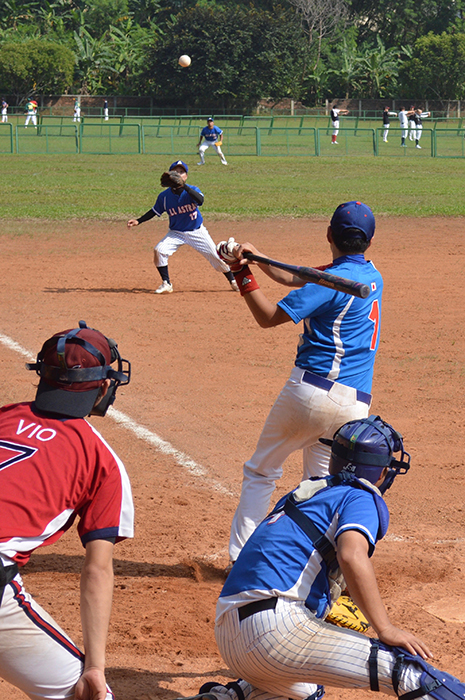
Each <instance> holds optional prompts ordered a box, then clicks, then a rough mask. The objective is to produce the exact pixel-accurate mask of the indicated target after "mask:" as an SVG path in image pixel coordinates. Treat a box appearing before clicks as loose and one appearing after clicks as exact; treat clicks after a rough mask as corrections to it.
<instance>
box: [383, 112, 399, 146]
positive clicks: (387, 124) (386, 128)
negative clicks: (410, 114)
mask: <svg viewBox="0 0 465 700" xmlns="http://www.w3.org/2000/svg"><path fill="white" fill-rule="evenodd" d="M389 117H397V112H390V111H389V107H385V108H384V110H383V141H384V143H387V140H388V138H387V137H388V134H389V127H390V125H391V122H390V119H389Z"/></svg>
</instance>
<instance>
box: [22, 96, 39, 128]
mask: <svg viewBox="0 0 465 700" xmlns="http://www.w3.org/2000/svg"><path fill="white" fill-rule="evenodd" d="M30 121H32V123H33V125H34V127H35V128H36V129H37V102H36V101H35V100H29V102H28V103H27V104H26V121H25V122H24V127H25V128H26V129H27V125H28V124H29V122H30Z"/></svg>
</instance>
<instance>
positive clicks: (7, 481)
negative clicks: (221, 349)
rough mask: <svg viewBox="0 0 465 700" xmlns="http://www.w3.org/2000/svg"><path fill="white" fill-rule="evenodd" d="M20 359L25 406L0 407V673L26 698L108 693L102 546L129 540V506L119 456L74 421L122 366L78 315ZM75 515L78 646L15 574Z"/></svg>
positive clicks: (98, 408)
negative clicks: (32, 382)
mask: <svg viewBox="0 0 465 700" xmlns="http://www.w3.org/2000/svg"><path fill="white" fill-rule="evenodd" d="M115 362H117V369H113V368H112V367H111V365H112V364H113V363H115ZM27 366H28V369H31V370H35V371H36V372H37V374H38V375H39V377H40V380H39V384H38V388H37V391H36V396H35V401H33V402H23V403H19V404H10V405H7V406H3V408H1V409H0V677H1V678H4V679H5V680H6V681H8V682H9V683H11V684H12V685H14V686H16V687H17V688H20V689H21V690H22V691H23V692H24V693H25V695H27V697H29V698H32V700H40V699H44V700H45V699H48V700H52V699H55V700H57V699H58V698H74V699H75V700H91V699H92V700H112V699H113V697H114V696H113V694H112V693H111V691H110V689H109V688H108V686H107V685H106V682H105V646H106V638H107V630H108V625H109V620H110V611H111V600H112V592H113V565H112V558H113V548H114V544H115V543H116V542H119V541H121V540H124V539H126V538H127V537H132V536H133V521H134V512H133V502H132V495H131V487H130V483H129V479H128V476H127V473H126V471H125V468H124V465H123V463H122V462H121V460H120V459H119V458H118V457H117V455H116V454H115V453H114V452H113V450H112V449H111V447H109V445H108V444H107V443H106V442H105V440H104V439H103V438H102V437H101V435H100V434H99V433H98V432H97V431H96V430H95V428H94V427H93V426H92V425H90V423H88V422H87V421H86V420H85V417H86V416H88V415H89V414H95V415H102V416H103V415H105V412H106V410H107V408H108V406H109V405H110V404H111V403H112V402H113V400H114V398H115V392H116V389H117V388H118V386H119V384H120V383H124V384H127V383H128V382H129V375H130V372H129V370H130V367H129V363H127V362H126V361H125V360H122V358H121V356H120V354H119V352H118V349H117V346H116V343H115V342H114V341H113V340H110V339H108V338H106V337H105V336H104V335H103V334H102V333H100V332H99V331H96V330H93V329H91V328H87V326H86V324H85V323H84V322H83V321H80V323H79V328H75V329H71V330H65V331H62V332H60V333H56V334H55V335H54V336H52V337H51V338H49V339H48V340H47V341H46V342H45V343H44V345H43V346H42V349H41V351H40V353H39V354H38V356H37V362H36V363H34V364H29V365H27ZM126 370H127V371H126ZM76 518H78V526H77V529H78V533H79V536H80V539H81V542H82V545H83V547H84V549H85V557H84V563H83V567H82V571H81V580H80V587H81V623H82V637H83V642H84V653H83V652H82V651H80V649H78V648H77V647H76V646H75V644H74V643H73V642H72V640H71V639H70V638H69V637H68V636H67V634H66V633H65V632H64V631H63V630H62V629H60V627H59V626H58V625H57V624H56V622H55V621H54V619H53V617H52V616H51V615H50V614H49V613H48V612H46V611H45V610H44V609H43V608H42V607H41V606H40V605H39V604H38V603H37V602H36V601H35V600H34V598H33V597H32V596H31V595H30V594H29V593H27V591H26V590H25V589H24V586H23V583H22V580H21V576H20V574H19V573H18V569H19V568H21V567H22V566H24V564H26V563H27V562H28V560H29V558H30V556H31V554H32V552H33V551H34V550H35V549H37V548H38V547H43V546H46V545H48V544H52V543H53V542H56V541H57V540H58V539H59V538H60V537H61V536H62V535H63V534H64V533H65V532H66V530H68V529H69V528H70V527H71V526H72V524H73V522H74V520H75V519H76Z"/></svg>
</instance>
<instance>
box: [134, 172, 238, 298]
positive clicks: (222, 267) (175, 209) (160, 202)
mask: <svg viewBox="0 0 465 700" xmlns="http://www.w3.org/2000/svg"><path fill="white" fill-rule="evenodd" d="M173 170H174V171H175V172H177V173H179V174H180V175H181V177H182V179H183V181H184V184H183V186H182V187H180V188H179V189H172V188H170V189H167V190H163V192H160V194H159V195H158V198H157V201H156V202H155V204H154V206H153V207H152V209H149V210H148V211H147V212H146V213H145V214H144V215H143V216H141V217H139V218H138V219H130V220H129V221H128V227H129V228H131V227H132V226H138V225H139V224H142V223H144V221H149V220H150V219H153V217H154V216H161V215H162V214H163V213H164V212H167V214H168V216H169V231H168V233H167V234H166V236H165V237H164V238H163V239H162V240H161V241H160V242H159V243H157V245H156V246H155V249H154V257H153V261H154V263H155V266H156V268H157V270H158V272H159V274H160V277H161V280H162V281H161V284H160V286H159V287H158V289H156V290H155V294H171V292H172V291H173V285H172V284H171V279H170V275H169V272H168V259H169V258H170V256H171V255H173V253H175V252H176V251H177V249H178V248H180V247H181V246H182V245H189V246H190V247H191V248H193V249H194V250H196V251H197V252H198V253H200V254H201V255H203V257H204V258H206V259H207V260H208V262H209V263H210V265H211V266H212V267H213V268H214V269H215V270H217V271H218V272H222V273H223V274H224V276H225V277H226V279H227V280H228V281H229V284H230V286H231V289H232V290H233V291H235V292H237V291H239V288H238V286H237V284H236V281H235V279H234V275H233V273H232V272H231V270H230V269H229V266H228V265H227V264H226V263H225V262H223V260H221V259H220V258H219V257H218V253H217V252H216V246H215V244H214V242H213V240H212V238H211V236H210V234H209V233H208V231H207V229H206V228H205V226H204V225H203V218H202V214H201V213H200V211H199V207H200V206H202V204H203V201H204V196H203V193H202V192H201V191H200V190H199V188H198V187H195V186H194V185H188V184H187V173H188V171H189V168H188V167H187V165H186V163H184V162H183V161H182V160H177V161H175V162H174V163H172V164H171V165H170V171H173Z"/></svg>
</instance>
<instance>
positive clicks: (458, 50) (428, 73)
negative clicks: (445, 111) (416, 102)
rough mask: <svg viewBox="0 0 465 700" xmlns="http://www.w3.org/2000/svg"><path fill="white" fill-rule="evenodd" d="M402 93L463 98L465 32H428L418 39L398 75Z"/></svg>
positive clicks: (429, 97)
mask: <svg viewBox="0 0 465 700" xmlns="http://www.w3.org/2000/svg"><path fill="white" fill-rule="evenodd" d="M399 84H400V88H401V96H403V95H412V96H414V97H421V98H422V99H423V98H425V99H435V100H437V99H440V100H461V99H463V98H464V97H465V34H460V33H457V34H446V33H445V32H443V33H442V34H441V35H440V36H437V35H435V34H432V33H430V34H428V35H427V36H424V37H421V38H420V39H418V41H416V42H415V44H414V46H413V50H412V57H411V58H410V59H409V60H407V61H405V63H404V64H403V66H402V70H401V72H400V75H399Z"/></svg>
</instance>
